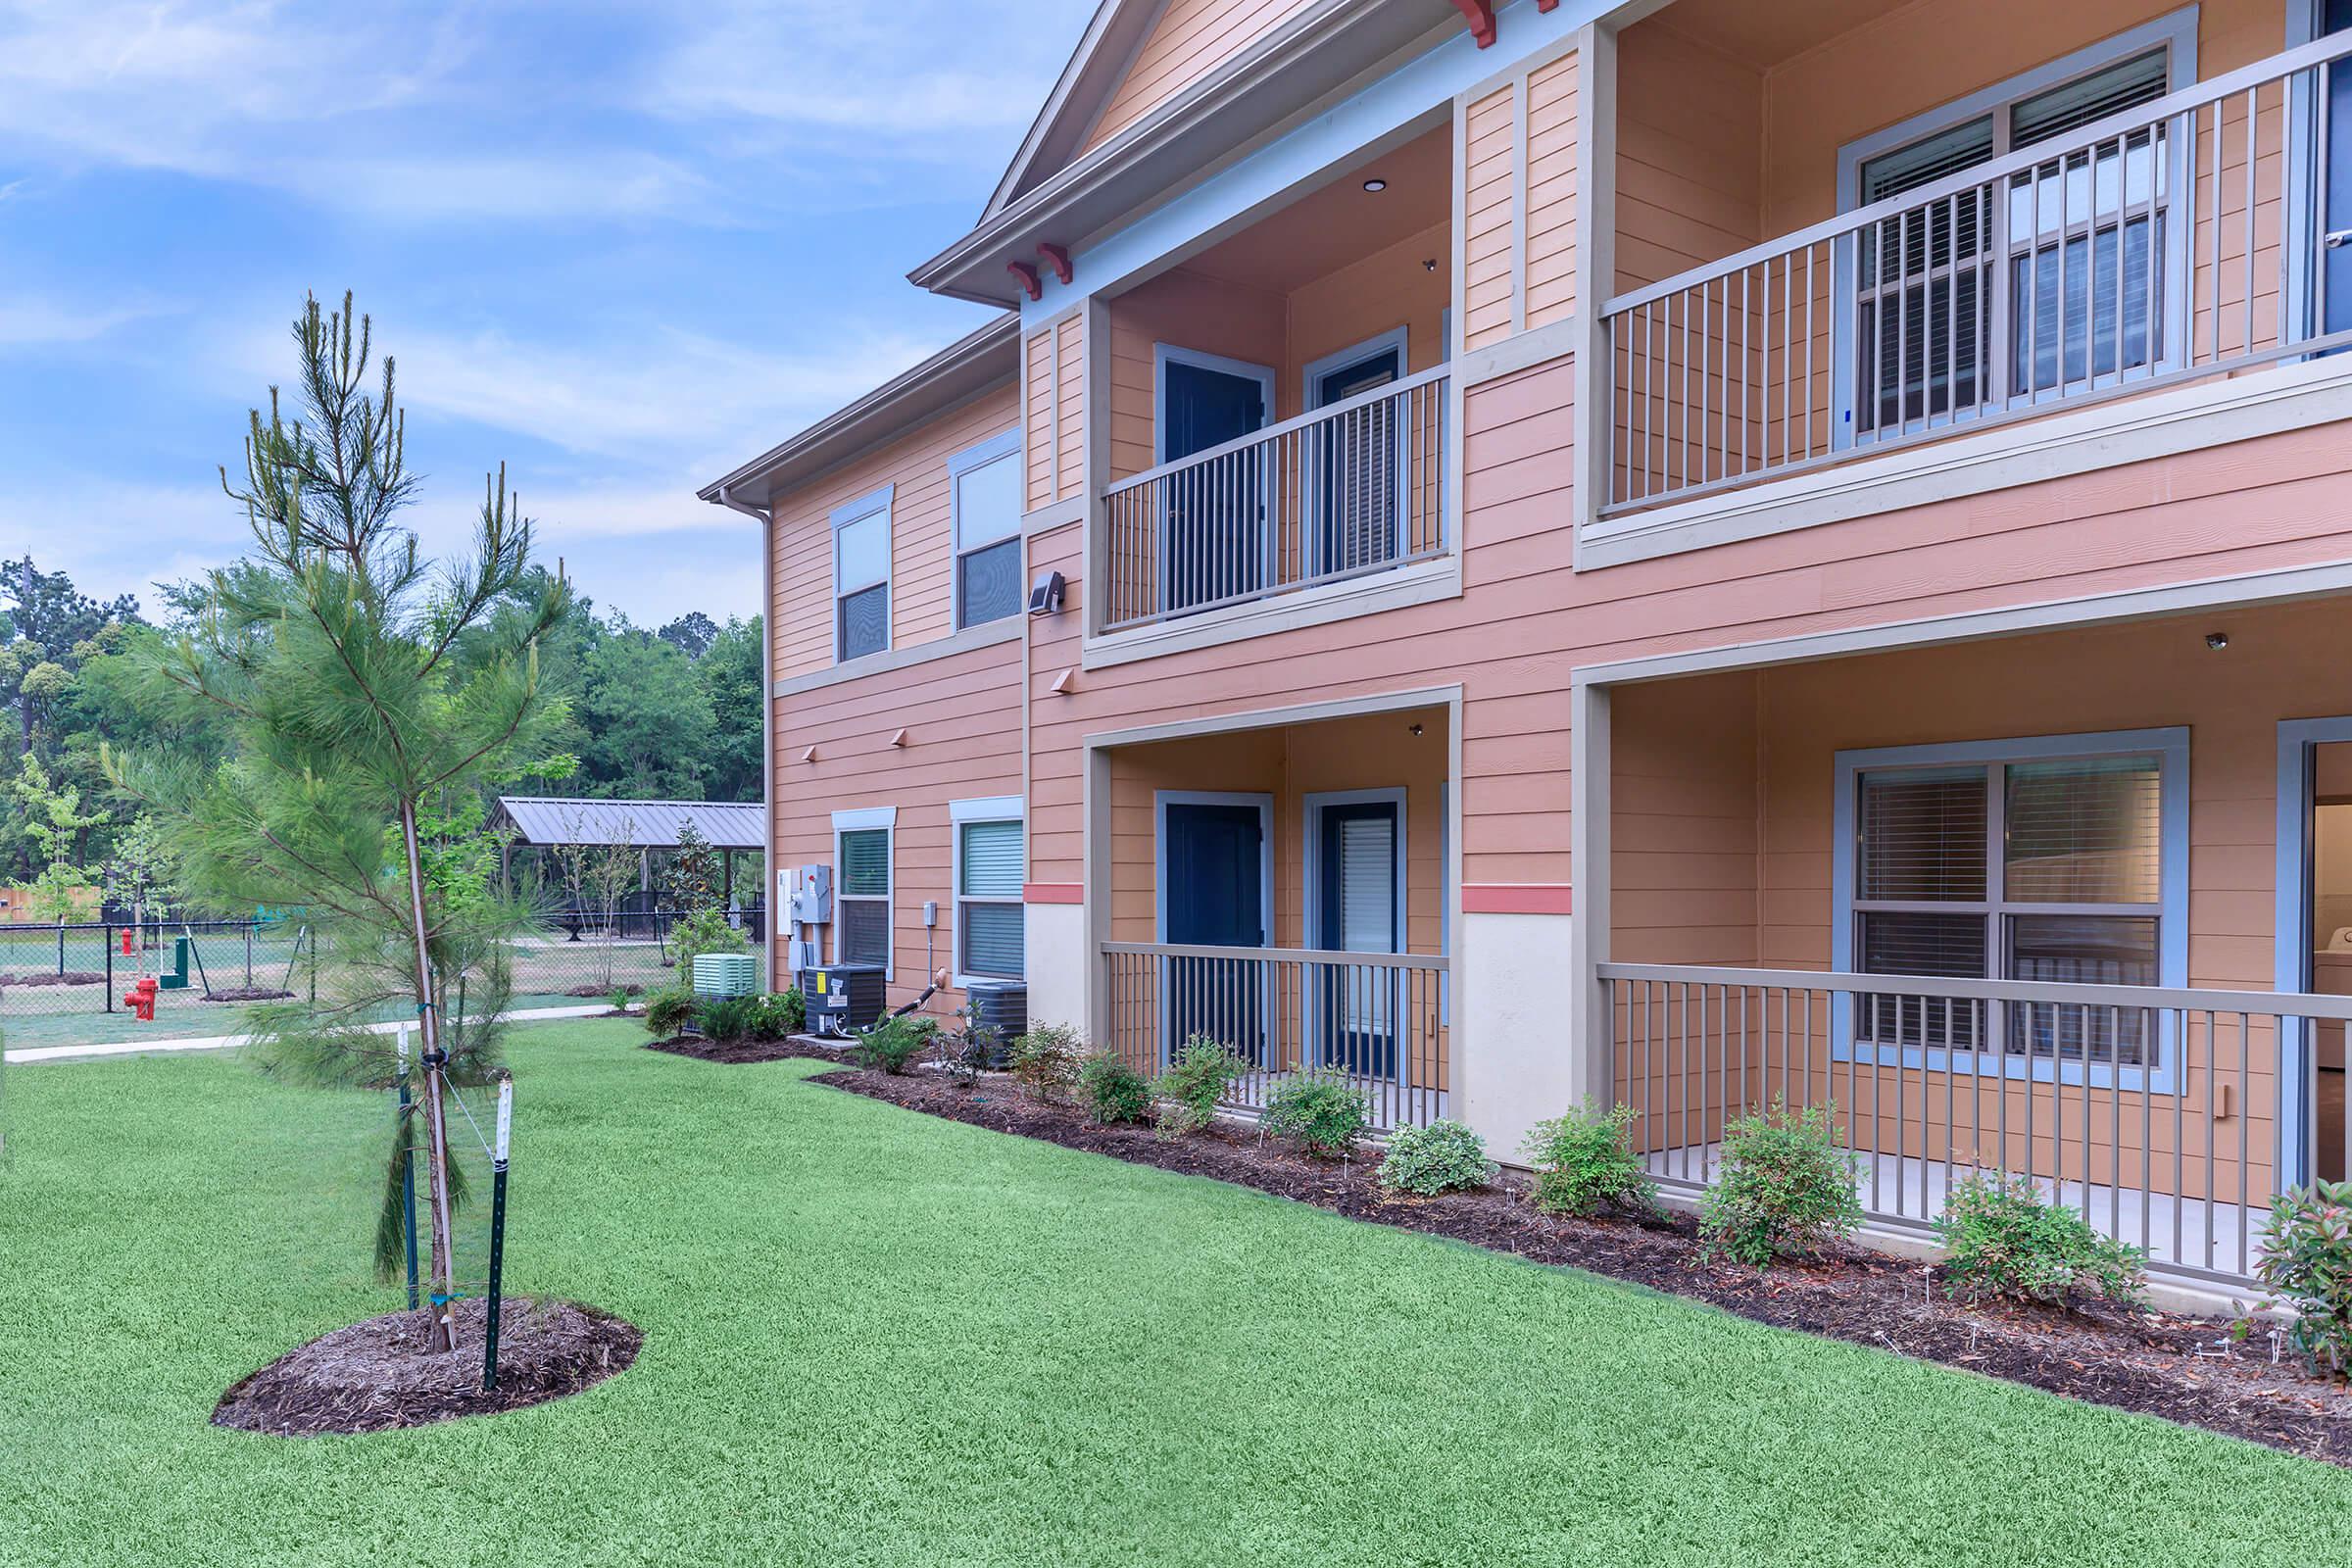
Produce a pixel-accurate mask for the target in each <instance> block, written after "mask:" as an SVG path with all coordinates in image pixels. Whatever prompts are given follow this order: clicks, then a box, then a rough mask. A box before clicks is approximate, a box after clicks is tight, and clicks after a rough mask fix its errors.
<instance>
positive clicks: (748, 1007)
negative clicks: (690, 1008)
mask: <svg viewBox="0 0 2352 1568" xmlns="http://www.w3.org/2000/svg"><path fill="white" fill-rule="evenodd" d="M762 1010H763V1009H762V1006H761V999H760V998H759V997H712V998H711V999H710V1000H709V1001H707V1002H705V1003H704V1004H703V1005H702V1017H701V1018H700V1020H699V1022H700V1024H701V1026H702V1031H703V1033H704V1034H706V1035H709V1036H710V1037H711V1039H713V1040H715V1041H717V1042H718V1043H719V1044H720V1045H733V1044H735V1043H736V1042H737V1041H739V1040H749V1039H751V1038H752V1037H753V1035H754V1033H755V1031H756V1030H757V1029H758V1027H759V1024H760V1017H761V1014H762Z"/></svg>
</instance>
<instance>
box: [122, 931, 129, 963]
mask: <svg viewBox="0 0 2352 1568" xmlns="http://www.w3.org/2000/svg"><path fill="white" fill-rule="evenodd" d="M123 956H124V957H125V958H127V957H129V956H130V927H128V926H124V927H123Z"/></svg>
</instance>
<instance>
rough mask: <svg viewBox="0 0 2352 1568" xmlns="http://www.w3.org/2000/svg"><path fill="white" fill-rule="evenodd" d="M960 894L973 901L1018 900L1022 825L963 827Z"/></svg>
mask: <svg viewBox="0 0 2352 1568" xmlns="http://www.w3.org/2000/svg"><path fill="white" fill-rule="evenodd" d="M963 893H964V897H966V898H972V899H1017V898H1019V897H1020V896H1021V824H1020V823H1018V822H966V823H964V824H963Z"/></svg>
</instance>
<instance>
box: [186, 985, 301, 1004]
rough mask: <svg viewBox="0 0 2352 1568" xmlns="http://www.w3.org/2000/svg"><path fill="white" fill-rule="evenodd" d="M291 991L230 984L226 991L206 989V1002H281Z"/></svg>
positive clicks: (291, 993)
mask: <svg viewBox="0 0 2352 1568" xmlns="http://www.w3.org/2000/svg"><path fill="white" fill-rule="evenodd" d="M293 994H294V993H293V992H291V991H277V990H273V989H271V988H270V987H269V986H231V987H230V988H229V989H227V990H226V991H207V992H206V993H205V994H204V1000H205V1001H207V1002H282V1001H284V1000H285V999H286V998H288V997H290V996H292V995H293Z"/></svg>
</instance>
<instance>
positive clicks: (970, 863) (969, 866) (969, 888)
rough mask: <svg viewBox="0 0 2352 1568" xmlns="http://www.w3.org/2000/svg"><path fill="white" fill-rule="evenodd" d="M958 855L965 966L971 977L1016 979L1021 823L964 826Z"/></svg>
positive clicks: (960, 937) (960, 928)
mask: <svg viewBox="0 0 2352 1568" xmlns="http://www.w3.org/2000/svg"><path fill="white" fill-rule="evenodd" d="M956 857H957V866H956V874H957V876H958V877H959V878H960V882H959V888H960V892H959V895H958V897H959V904H958V907H957V914H958V922H957V924H958V940H959V941H960V942H961V943H962V946H963V954H962V959H961V963H962V967H963V969H964V971H965V972H966V973H969V974H980V975H996V976H1002V977H1004V978H1006V979H1014V978H1018V977H1019V976H1020V974H1021V973H1022V968H1021V962H1022V956H1023V954H1022V944H1021V926H1022V914H1021V906H1020V903H1019V900H1020V896H1021V876H1022V855H1021V824H1020V823H1018V822H1016V821H1005V822H966V823H964V824H963V825H962V827H961V828H960V829H959V830H958V839H957V845H956ZM992 901H993V902H992Z"/></svg>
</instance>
